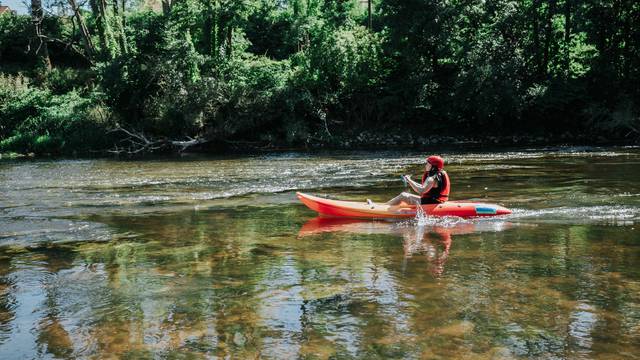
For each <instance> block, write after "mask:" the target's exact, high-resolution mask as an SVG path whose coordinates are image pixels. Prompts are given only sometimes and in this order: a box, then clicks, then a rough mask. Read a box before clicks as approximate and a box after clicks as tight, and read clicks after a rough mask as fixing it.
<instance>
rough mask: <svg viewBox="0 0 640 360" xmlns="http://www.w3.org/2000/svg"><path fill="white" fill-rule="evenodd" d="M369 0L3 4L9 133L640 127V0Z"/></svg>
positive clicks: (29, 141) (309, 137) (19, 147)
mask: <svg viewBox="0 0 640 360" xmlns="http://www.w3.org/2000/svg"><path fill="white" fill-rule="evenodd" d="M369 1H371V3H369ZM369 1H360V0H173V1H171V0H162V1H155V2H154V1H147V2H143V3H136V2H127V1H126V0H90V1H88V3H86V4H84V5H83V3H78V2H76V1H75V0H66V1H54V2H51V3H49V4H48V5H47V8H45V9H43V8H42V4H41V1H40V0H33V1H31V5H32V12H31V14H30V15H12V14H3V15H0V64H1V66H0V73H1V74H2V78H0V151H19V152H53V153H56V152H70V151H75V150H80V151H88V150H90V149H93V150H99V149H107V148H112V147H113V146H114V145H117V142H118V141H119V140H122V137H123V136H127V134H128V135H130V134H131V133H134V134H145V135H144V139H151V138H154V139H174V140H180V139H183V140H184V139H192V138H197V139H205V140H207V141H208V144H209V145H211V146H212V147H213V148H216V149H218V148H225V147H226V146H227V145H228V144H247V143H252V144H261V145H286V146H302V145H306V144H310V143H313V144H316V143H327V142H329V143H331V141H333V139H336V138H341V137H342V138H344V137H348V136H353V135H355V134H360V133H363V132H365V133H378V134H402V133H406V134H411V135H412V136H423V137H425V136H430V135H435V134H449V135H451V134H457V135H469V134H474V135H478V134H480V135H482V134H501V135H525V134H526V135H534V136H538V135H546V134H553V135H554V136H557V135H561V134H565V133H572V134H582V135H586V136H598V137H600V138H607V139H617V138H624V137H625V136H629V134H633V136H637V135H638V130H639V129H640V117H639V114H640V87H638V85H637V84H639V83H640V2H637V1H631V0H586V1H577V0H546V1H542V0H520V1H510V0H496V1H484V0H448V1H444V0H369ZM369 9H371V10H369ZM43 10H44V11H43ZM369 11H370V12H369ZM116 128H123V129H128V130H129V131H130V132H131V133H126V132H119V133H118V132H113V131H110V130H112V129H116ZM129 140H131V139H129ZM129 144H131V142H129Z"/></svg>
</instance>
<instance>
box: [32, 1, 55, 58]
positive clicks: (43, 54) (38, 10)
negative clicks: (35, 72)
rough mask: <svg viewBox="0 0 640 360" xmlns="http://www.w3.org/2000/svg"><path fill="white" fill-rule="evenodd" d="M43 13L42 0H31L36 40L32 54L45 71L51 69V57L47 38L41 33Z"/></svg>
mask: <svg viewBox="0 0 640 360" xmlns="http://www.w3.org/2000/svg"><path fill="white" fill-rule="evenodd" d="M43 18H44V13H43V11H42V0H31V21H32V22H33V33H34V38H35V40H36V49H35V51H34V54H35V55H36V58H38V62H40V63H41V64H42V65H44V67H45V69H46V70H47V71H49V70H51V59H50V58H49V48H48V47H47V39H46V37H45V36H44V35H43V34H42V19H43Z"/></svg>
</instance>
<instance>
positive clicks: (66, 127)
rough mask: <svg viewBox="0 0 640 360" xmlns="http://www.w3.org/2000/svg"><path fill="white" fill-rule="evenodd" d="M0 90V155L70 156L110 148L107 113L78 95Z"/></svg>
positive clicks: (88, 98) (31, 89)
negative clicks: (0, 120)
mask: <svg viewBox="0 0 640 360" xmlns="http://www.w3.org/2000/svg"><path fill="white" fill-rule="evenodd" d="M10 90H11V89H8V88H7V87H3V88H0V118H2V119H3V120H4V121H3V125H2V127H1V128H0V130H2V133H0V151H2V152H5V151H15V152H22V153H25V152H34V153H37V154H41V153H68V152H71V151H76V150H78V151H89V150H91V149H101V148H104V147H105V146H107V143H108V139H107V138H106V137H105V136H104V134H105V133H106V129H107V127H108V126H109V122H108V120H107V119H108V118H109V117H108V116H107V112H106V110H105V109H104V108H103V107H102V106H101V105H100V103H99V101H97V100H96V99H94V98H93V97H83V96H81V95H79V94H78V93H77V92H75V91H71V92H69V93H67V94H63V95H54V94H53V93H51V91H49V90H42V89H35V88H31V87H27V88H24V89H20V90H17V91H10Z"/></svg>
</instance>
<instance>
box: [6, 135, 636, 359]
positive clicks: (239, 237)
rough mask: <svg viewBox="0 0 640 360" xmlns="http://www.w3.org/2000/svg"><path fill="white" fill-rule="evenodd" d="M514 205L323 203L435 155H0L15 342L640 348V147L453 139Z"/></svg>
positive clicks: (357, 348) (385, 184)
mask: <svg viewBox="0 0 640 360" xmlns="http://www.w3.org/2000/svg"><path fill="white" fill-rule="evenodd" d="M441 155H443V156H444V157H445V159H446V160H447V167H446V168H447V170H448V172H449V175H450V177H451V181H452V196H451V197H452V199H458V200H460V199H474V200H478V201H483V202H490V203H497V204H500V205H503V206H506V207H508V208H511V209H512V210H513V214H512V215H510V216H508V217H504V218H494V219H479V220H462V219H457V218H429V219H426V221H421V222H418V221H417V220H410V221H400V222H384V221H352V220H335V219H334V220H332V219H325V218H317V217H316V215H315V214H314V213H313V212H312V211H310V210H308V209H307V208H305V207H304V206H303V205H302V204H300V203H299V202H298V201H297V199H296V198H295V192H296V191H305V192H309V193H312V194H319V195H323V196H324V195H327V196H329V197H334V198H340V199H352V200H363V199H365V198H370V199H372V200H373V201H384V200H387V199H389V198H391V197H392V196H394V195H396V194H397V193H399V192H400V191H402V190H403V184H402V182H401V181H400V175H401V174H405V173H410V174H414V178H416V177H419V176H420V174H419V173H420V170H421V169H422V164H423V162H424V157H425V154H421V153H417V152H404V151H402V152H401V151H397V152H327V153H316V154H307V153H283V154H275V155H267V156H244V157H203V156H186V157H182V158H176V159H147V160H144V161H118V160H109V159H98V160H28V161H3V162H0V359H25V358H122V357H126V358H218V357H228V356H230V357H233V358H257V357H262V358H278V359H281V358H329V357H334V358H366V359H371V358H436V359H437V358H442V359H451V358H473V359H494V358H546V359H548V358H573V359H603V358H611V359H637V358H638V357H640V355H638V354H640V149H639V148H634V147H616V148H590V147H584V148H577V147H572V148H550V149H520V150H517V151H499V152H468V151H466V152H449V153H444V154H441Z"/></svg>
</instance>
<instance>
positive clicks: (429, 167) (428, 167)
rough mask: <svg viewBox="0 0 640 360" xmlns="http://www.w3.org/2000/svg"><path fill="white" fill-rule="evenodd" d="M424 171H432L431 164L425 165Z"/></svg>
mask: <svg viewBox="0 0 640 360" xmlns="http://www.w3.org/2000/svg"><path fill="white" fill-rule="evenodd" d="M424 169H425V170H426V171H427V172H429V171H431V164H429V163H426V164H424Z"/></svg>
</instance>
